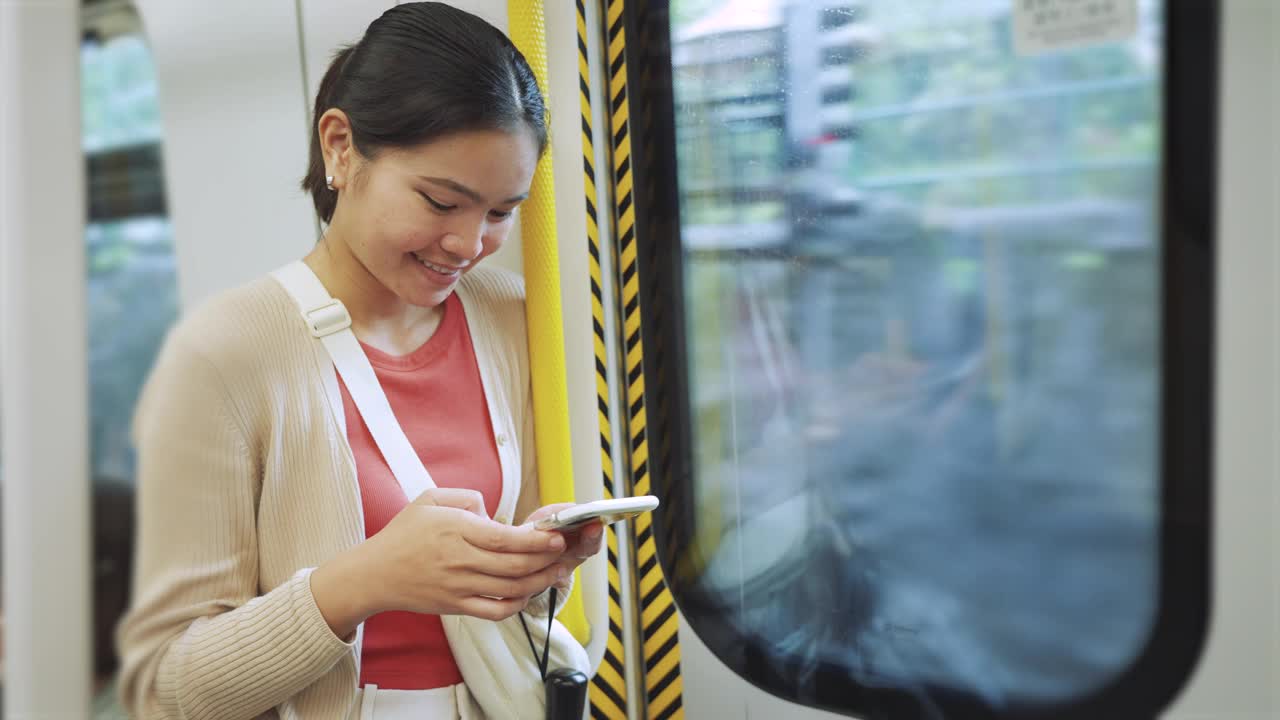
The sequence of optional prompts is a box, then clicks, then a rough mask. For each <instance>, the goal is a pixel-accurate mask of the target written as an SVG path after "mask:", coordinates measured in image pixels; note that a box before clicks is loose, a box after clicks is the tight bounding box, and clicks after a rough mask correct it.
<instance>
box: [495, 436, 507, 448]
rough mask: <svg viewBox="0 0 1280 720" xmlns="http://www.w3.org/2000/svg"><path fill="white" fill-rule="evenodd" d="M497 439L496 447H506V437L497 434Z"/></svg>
mask: <svg viewBox="0 0 1280 720" xmlns="http://www.w3.org/2000/svg"><path fill="white" fill-rule="evenodd" d="M497 439H498V447H506V445H507V436H506V435H505V434H503V433H498V438H497Z"/></svg>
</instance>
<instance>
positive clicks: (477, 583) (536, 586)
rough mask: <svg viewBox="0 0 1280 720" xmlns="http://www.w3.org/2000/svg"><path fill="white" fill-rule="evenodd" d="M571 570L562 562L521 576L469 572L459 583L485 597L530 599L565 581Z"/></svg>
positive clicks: (466, 590)
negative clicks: (510, 576) (507, 576)
mask: <svg viewBox="0 0 1280 720" xmlns="http://www.w3.org/2000/svg"><path fill="white" fill-rule="evenodd" d="M569 572H570V571H569V570H568V569H566V568H565V567H564V566H563V565H561V564H560V563H554V564H552V565H550V566H548V567H546V568H544V569H542V570H540V571H538V572H536V573H533V574H531V575H526V576H524V577H521V578H506V577H494V576H492V575H482V574H479V573H469V574H468V575H467V576H466V577H464V578H460V579H459V585H461V586H464V587H465V592H467V593H469V594H475V595H480V596H484V597H499V598H523V599H526V600H527V599H528V598H530V597H532V596H534V595H537V594H538V593H540V592H542V591H544V590H546V589H547V588H549V587H551V586H552V585H555V584H557V583H561V582H565V581H566V579H567V578H568V577H569Z"/></svg>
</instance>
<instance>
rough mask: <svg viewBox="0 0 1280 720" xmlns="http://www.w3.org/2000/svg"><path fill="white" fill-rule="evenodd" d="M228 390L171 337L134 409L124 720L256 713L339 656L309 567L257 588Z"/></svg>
mask: <svg viewBox="0 0 1280 720" xmlns="http://www.w3.org/2000/svg"><path fill="white" fill-rule="evenodd" d="M245 391H246V388H243V387H235V388H234V392H241V393H242V392H245ZM232 395H233V388H232V387H229V386H228V384H227V379H226V378H224V377H223V375H222V374H221V373H220V372H219V371H218V369H217V368H215V366H214V365H213V364H211V363H210V362H209V360H208V358H207V357H205V356H204V355H203V354H202V353H201V352H200V351H199V350H198V349H197V348H196V346H195V344H194V343H192V342H189V341H188V338H186V337H185V336H184V335H183V334H182V333H176V334H175V335H174V336H173V337H171V338H170V339H169V341H168V342H167V343H166V346H165V349H164V351H163V352H162V354H161V357H160V359H159V361H158V362H157V365H156V368H155V369H154V370H153V372H152V375H151V378H150V379H149V381H148V383H147V387H146V389H145V391H144V394H143V397H142V399H141V402H140V403H139V409H138V414H137V421H136V425H135V428H134V431H135V440H136V443H137V446H138V487H137V493H138V499H137V502H138V507H137V511H138V515H137V522H138V557H137V561H136V565H135V576H134V590H133V605H132V607H131V609H130V612H129V614H128V616H127V617H126V618H125V619H124V621H123V622H122V623H121V626H120V629H119V633H118V643H119V646H120V651H121V655H122V670H121V678H120V683H121V700H122V702H123V703H124V704H125V706H126V707H127V709H128V710H129V712H130V715H131V716H133V717H141V718H184V719H191V720H195V719H197V718H219V719H221V720H231V719H234V718H252V717H256V716H258V715H260V714H262V713H264V712H266V711H268V710H269V709H271V708H272V707H274V706H276V705H278V704H280V703H282V702H284V701H286V700H287V699H289V698H290V697H292V696H294V695H296V694H297V693H299V692H300V691H302V690H303V689H305V688H307V687H308V686H309V685H311V684H312V683H314V682H315V681H316V680H317V679H319V678H320V677H321V676H323V675H324V674H325V673H326V672H328V671H329V670H330V669H331V668H333V666H334V665H335V664H336V663H337V661H338V660H339V659H340V658H342V657H343V656H344V655H345V654H346V653H348V652H349V651H350V645H348V644H347V643H345V642H343V641H342V640H341V639H340V638H338V637H336V636H335V635H334V634H333V633H332V632H331V631H330V629H329V627H328V625H327V624H326V623H325V621H324V618H323V617H322V616H321V614H320V611H319V609H318V608H317V607H316V604H315V600H314V598H313V597H312V595H311V589H310V571H309V570H302V571H299V572H298V573H296V574H295V575H294V576H293V577H292V578H290V579H288V580H286V581H285V582H284V583H283V584H280V585H279V586H278V587H275V588H273V589H270V590H269V591H268V592H265V594H263V593H261V592H260V590H261V589H260V588H259V568H258V558H259V547H258V532H257V527H256V522H257V520H256V512H257V496H258V492H259V490H260V484H261V477H262V469H261V468H260V467H259V466H258V465H259V463H260V459H259V458H258V457H256V456H255V453H254V452H252V451H251V446H252V445H253V443H251V442H250V441H249V440H248V437H247V434H246V430H245V420H244V418H242V417H240V416H238V415H237V412H236V410H235V409H234V406H233V402H232Z"/></svg>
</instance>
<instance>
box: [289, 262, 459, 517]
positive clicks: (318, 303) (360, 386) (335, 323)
mask: <svg viewBox="0 0 1280 720" xmlns="http://www.w3.org/2000/svg"><path fill="white" fill-rule="evenodd" d="M271 275H272V277H274V278H275V279H276V282H279V283H280V285H281V286H283V287H284V289H285V290H286V291H288V293H289V295H290V296H292V297H293V301H294V303H296V304H297V305H298V309H299V310H300V311H302V318H303V319H304V320H305V321H306V323H307V327H308V328H310V329H311V335H312V336H314V337H315V338H317V339H319V340H320V342H321V344H323V345H324V348H325V350H328V351H329V357H331V358H333V365H334V367H336V368H337V369H338V374H339V375H341V376H342V382H344V383H346V386H347V392H349V393H351V399H352V400H353V401H355V404H356V409H357V410H359V411H360V416H361V417H362V418H364V423H365V425H367V426H368V427H369V433H370V434H371V435H373V441H374V442H375V443H377V445H378V450H379V451H381V452H382V457H383V458H385V459H386V461H387V465H389V466H390V467H391V473H392V474H393V475H395V476H396V480H397V481H398V482H399V483H400V488H401V489H402V490H404V494H405V497H407V498H409V501H410V502H413V500H414V499H415V498H417V497H418V496H419V495H421V494H422V493H423V491H424V490H428V489H431V488H434V487H435V486H436V484H435V482H433V481H432V480H431V474H430V473H429V472H427V468H426V467H425V466H424V465H423V464H422V459H421V458H419V457H418V453H417V452H416V451H414V449H413V446H412V445H410V444H409V438H407V437H405V435H404V430H403V429H402V428H401V427H400V423H399V422H398V421H396V416H395V413H393V412H392V411H391V404H390V403H388V402H387V395H386V393H384V392H383V391H382V385H380V384H379V383H378V376H377V375H376V374H374V372H373V365H370V364H369V357H368V356H367V355H365V354H364V349H363V348H361V347H360V341H359V340H357V339H356V336H355V333H353V332H351V315H350V314H348V313H347V308H346V306H344V305H343V304H342V301H340V300H338V299H336V298H334V297H332V296H330V295H329V291H328V290H325V288H324V285H323V284H321V282H320V278H318V277H316V274H315V273H314V272H312V271H311V268H310V267H308V266H307V264H306V263H304V262H302V261H301V260H298V261H295V262H292V263H289V264H288V265H286V266H284V267H282V268H280V269H279V270H276V271H275V272H273V273H271Z"/></svg>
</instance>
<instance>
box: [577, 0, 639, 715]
mask: <svg viewBox="0 0 1280 720" xmlns="http://www.w3.org/2000/svg"><path fill="white" fill-rule="evenodd" d="M584 3H585V0H577V6H578V81H579V82H578V88H579V97H578V102H579V108H580V111H581V115H582V175H583V178H582V179H583V186H584V189H585V192H586V207H587V251H588V253H589V254H590V257H589V258H588V265H589V269H590V274H591V325H592V328H593V331H594V336H595V337H594V338H593V344H594V346H595V360H596V363H595V364H596V404H597V406H598V410H597V412H598V415H599V422H600V468H601V471H602V477H601V481H602V483H603V485H604V497H606V498H611V497H613V495H614V492H613V487H614V486H613V482H614V480H613V440H612V438H613V425H612V421H611V420H610V418H609V405H610V402H609V395H610V394H609V370H608V368H609V354H608V343H607V342H606V338H605V329H604V327H605V318H604V305H605V303H604V290H603V289H602V288H603V284H604V283H603V278H602V277H601V267H600V224H599V213H598V211H597V209H596V198H597V197H598V195H597V192H596V190H597V189H596V170H595V135H594V132H593V130H592V125H591V56H590V52H589V51H588V50H587V47H588V43H587V9H586V5H585V4H584ZM605 544H606V547H607V550H608V554H609V558H608V559H609V568H608V575H609V637H608V639H607V640H606V641H605V649H604V659H603V660H602V661H601V663H600V668H599V669H598V670H597V671H596V675H595V677H594V678H592V681H591V689H590V693H589V697H590V702H591V717H592V718H594V719H596V720H626V718H627V672H626V661H627V653H626V649H625V644H624V639H623V625H624V624H625V622H626V621H625V619H624V616H623V601H622V572H623V568H621V567H619V556H618V534H617V531H616V530H615V528H614V526H612V525H610V526H607V527H606V528H605Z"/></svg>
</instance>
